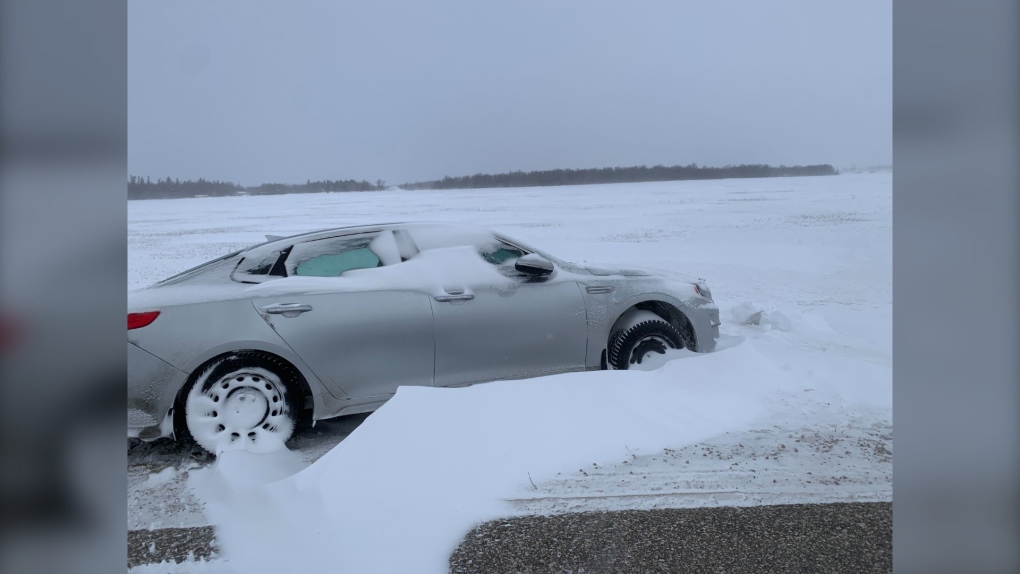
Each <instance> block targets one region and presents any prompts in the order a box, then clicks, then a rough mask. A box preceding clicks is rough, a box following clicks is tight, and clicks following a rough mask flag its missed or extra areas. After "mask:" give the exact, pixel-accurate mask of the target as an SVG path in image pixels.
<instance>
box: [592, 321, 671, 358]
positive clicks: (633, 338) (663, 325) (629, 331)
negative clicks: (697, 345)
mask: <svg viewBox="0 0 1020 574" xmlns="http://www.w3.org/2000/svg"><path fill="white" fill-rule="evenodd" d="M683 348H684V343H683V336H682V335H681V334H680V331H677V329H676V327H674V326H673V325H671V324H670V323H668V322H666V320H665V319H662V318H659V317H656V318H653V319H647V320H643V321H640V322H637V323H635V324H633V325H631V326H629V327H627V328H625V329H623V330H621V331H619V332H618V333H617V334H616V335H615V336H614V337H613V338H612V339H611V341H610V345H609V353H608V355H609V356H608V360H609V364H610V365H611V366H612V368H614V369H618V370H626V369H640V368H642V363H645V364H647V363H646V359H648V358H650V357H652V356H654V355H656V354H659V355H664V354H665V353H666V351H667V350H671V349H683Z"/></svg>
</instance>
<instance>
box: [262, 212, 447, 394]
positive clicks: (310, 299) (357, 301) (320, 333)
mask: <svg viewBox="0 0 1020 574" xmlns="http://www.w3.org/2000/svg"><path fill="white" fill-rule="evenodd" d="M392 242H393V238H392V233H391V232H390V231H388V230H387V231H383V232H381V233H359V234H354V235H344V236H339V237H331V238H326V239H319V240H316V241H308V242H304V243H299V244H296V245H295V246H294V248H293V249H291V250H290V251H289V253H288V254H287V258H286V261H285V267H286V274H287V278H284V279H276V280H273V281H271V282H265V283H262V284H260V285H259V287H257V288H255V289H254V290H253V291H254V292H256V293H258V292H260V291H263V292H264V291H269V292H280V293H285V294H279V295H268V296H257V297H254V298H253V299H252V303H253V305H254V306H255V308H256V310H257V311H258V312H259V313H260V314H261V315H262V317H263V318H264V319H265V320H266V321H267V322H268V323H269V324H270V325H271V326H272V327H273V329H275V330H276V332H277V333H279V334H280V336H281V337H282V338H283V339H284V341H286V342H287V344H288V345H289V346H290V347H291V348H292V349H293V350H294V352H295V353H297V354H298V355H299V356H300V357H301V358H302V359H303V360H304V361H305V362H306V363H307V364H308V366H309V368H311V369H312V371H314V372H315V374H316V375H317V376H318V377H319V378H320V379H321V380H322V381H323V382H324V383H325V384H327V385H331V386H333V387H335V388H336V389H339V390H340V391H341V392H343V393H345V394H346V395H347V396H348V397H350V398H351V399H361V398H370V397H386V396H388V395H391V394H393V393H394V392H395V391H396V389H397V386H400V385H423V386H429V385H432V383H433V369H434V359H435V347H434V342H433V337H434V325H433V320H432V308H431V304H430V300H429V297H428V295H426V294H424V293H421V292H414V291H407V290H401V289H400V288H399V286H393V288H390V289H388V288H380V285H379V284H378V282H367V283H366V277H370V276H371V273H373V272H374V268H376V267H382V266H383V260H387V259H389V258H388V256H387V254H388V253H391V252H394V251H395V249H396V247H395V244H392ZM387 245H392V249H390V248H388V247H387ZM396 262H397V263H399V259H397V260H396ZM386 263H387V264H391V263H392V261H389V260H387V261H386ZM361 269H365V270H368V271H365V272H359V273H360V277H358V278H352V277H350V276H345V273H347V272H348V271H353V270H361ZM307 277H313V278H315V279H312V281H311V283H310V282H308V281H306V280H305V278H307ZM287 282H290V284H292V285H294V286H295V289H294V290H293V292H289V293H288V287H287V285H288V283H287ZM334 282H335V283H334ZM363 284H364V288H362V287H361V285H363Z"/></svg>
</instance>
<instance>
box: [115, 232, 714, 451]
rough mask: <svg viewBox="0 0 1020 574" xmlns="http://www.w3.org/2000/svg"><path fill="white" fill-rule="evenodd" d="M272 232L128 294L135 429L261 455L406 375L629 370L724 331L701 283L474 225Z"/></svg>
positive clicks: (356, 407)
mask: <svg viewBox="0 0 1020 574" xmlns="http://www.w3.org/2000/svg"><path fill="white" fill-rule="evenodd" d="M267 239H269V241H267V242H266V243H262V244H260V245H256V246H253V247H251V248H248V249H245V250H242V251H238V252H236V253H231V254H229V255H225V256H223V257H221V258H219V259H216V260H214V261H210V262H208V263H205V264H203V265H200V266H199V267H196V268H194V269H191V270H188V271H185V272H183V273H181V274H179V275H176V276H174V277H171V278H169V279H166V280H164V281H162V282H160V283H157V284H155V285H153V286H151V287H148V288H146V289H141V290H138V291H134V292H132V293H131V294H130V295H129V300H128V332H127V338H128V426H129V436H134V437H139V438H142V439H145V440H151V439H155V438H159V437H165V436H174V437H181V436H187V435H189V434H190V436H192V437H193V438H194V439H195V441H196V442H197V443H198V444H199V445H201V446H202V447H203V448H205V449H206V450H209V451H210V452H213V453H218V452H220V451H222V450H224V449H231V448H245V449H248V450H255V451H257V450H260V449H270V448H274V447H275V445H277V444H278V443H281V442H286V440H287V439H288V438H289V437H290V435H291V434H292V432H293V429H294V426H295V423H296V422H297V421H298V420H301V419H305V420H312V421H314V420H318V419H324V418H330V417H336V416H340V415H349V414H357V413H363V412H369V411H372V410H374V409H376V408H378V407H379V406H381V405H382V404H383V403H384V402H385V401H386V400H387V399H389V398H390V397H392V396H393V394H394V393H395V392H396V390H397V387H399V386H402V385H422V386H435V387H456V386H464V385H470V384H474V383H480V382H485V381H494V380H502V379H516V378H522V377H535V376H540V375H548V374H554V373H564V372H569V371H583V370H599V369H631V368H639V367H640V366H641V365H642V362H643V361H645V359H646V358H648V357H649V356H650V355H653V354H664V353H666V352H667V350H669V349H682V348H686V349H689V350H691V351H696V352H707V351H711V350H713V349H714V348H715V342H716V339H717V338H718V336H719V309H718V308H717V307H716V306H715V304H714V303H713V301H712V295H711V293H710V291H709V289H708V287H707V285H705V283H704V282H703V281H701V280H695V279H683V278H677V277H673V276H666V275H661V274H653V273H649V272H644V271H636V270H624V269H601V268H595V267H590V266H580V265H575V264H571V263H567V262H565V261H561V260H559V259H557V258H555V257H553V256H551V255H549V254H547V253H544V252H542V251H539V250H537V249H534V248H532V247H529V246H527V245H524V244H523V243H521V242H519V241H516V240H513V239H510V238H508V237H505V236H503V235H499V234H496V233H493V232H491V231H488V230H485V229H480V228H476V227H471V226H461V225H448V224H429V223H404V224H386V225H376V226H362V227H345V228H340V229H330V230H327V231H317V232H314V233H306V234H302V235H296V236H293V237H287V238H279V237H272V236H267ZM645 364H646V365H647V362H645Z"/></svg>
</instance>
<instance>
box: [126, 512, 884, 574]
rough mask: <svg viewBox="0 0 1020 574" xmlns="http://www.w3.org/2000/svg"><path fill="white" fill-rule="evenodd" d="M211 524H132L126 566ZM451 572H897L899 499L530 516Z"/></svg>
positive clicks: (185, 541)
mask: <svg viewBox="0 0 1020 574" xmlns="http://www.w3.org/2000/svg"><path fill="white" fill-rule="evenodd" d="M214 552H215V540H214V532H213V529H212V528H211V527H199V528H164V529H157V530H153V531H147V530H136V531H131V532H129V533H128V567H132V566H136V565H139V564H148V563H153V562H160V561H163V560H173V561H178V562H179V561H184V560H186V559H187V558H188V556H189V553H190V554H191V556H192V557H194V558H207V557H209V556H211V555H214ZM450 572H451V573H455V574H468V573H475V572H477V573H486V574H491V573H501V572H515V573H521V574H539V573H550V574H553V573H555V574H566V573H570V574H600V573H606V574H610V573H612V574H624V573H647V572H669V573H684V572H691V573H695V572H696V573H704V572H727V573H741V572H748V573H751V572H753V573H762V572H812V573H831V572H848V573H850V572H852V573H866V572H892V504H891V503H889V502H872V503H835V504H793V505H781V506H751V507H715V508H685V509H662V510H626V511H620V512H584V513H576V514H562V515H555V516H525V517H518V518H510V519H504V520H495V521H492V522H487V523H485V524H482V525H479V526H478V527H476V528H475V529H474V530H472V531H471V532H470V533H468V535H467V536H465V538H464V540H463V542H461V544H460V546H459V547H458V548H457V550H456V551H454V553H453V555H452V556H451V557H450Z"/></svg>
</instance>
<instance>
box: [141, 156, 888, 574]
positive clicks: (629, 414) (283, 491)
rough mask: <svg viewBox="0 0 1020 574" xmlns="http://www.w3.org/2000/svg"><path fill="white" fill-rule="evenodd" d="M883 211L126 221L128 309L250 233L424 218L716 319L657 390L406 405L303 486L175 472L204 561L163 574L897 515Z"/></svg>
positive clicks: (181, 215) (840, 190) (436, 563)
mask: <svg viewBox="0 0 1020 574" xmlns="http://www.w3.org/2000/svg"><path fill="white" fill-rule="evenodd" d="M891 198H892V177H891V174H889V173H875V174H853V175H841V176H836V177H817V178H775V179H755V180H718V181H700V182H664V183H648V184H633V185H592V186H576V187H558V188H537V189H530V188H524V189H509V190H462V191H433V192H422V191H414V192H410V191H390V192H381V193H376V194H371V197H366V196H365V195H364V194H322V195H300V196H294V195H291V196H269V197H254V196H253V197H248V198H245V199H244V200H243V201H242V200H238V199H236V198H208V199H202V200H192V199H182V200H156V201H141V202H131V203H130V204H129V286H132V287H141V286H144V285H145V284H149V283H151V282H153V281H155V280H158V279H160V278H162V277H165V276H168V275H170V274H172V273H175V272H178V271H180V270H183V269H185V268H187V267H191V266H194V265H196V264H198V263H201V262H202V261H203V260H206V259H210V258H212V257H215V256H217V255H220V254H222V253H223V252H226V251H228V250H231V249H238V248H240V247H243V246H244V245H245V244H246V243H257V242H259V241H261V238H262V237H263V235H264V234H265V233H274V234H280V235H283V234H292V233H297V232H302V231H310V230H314V229H319V228H326V227H333V226H338V225H348V224H368V223H374V222H379V221H393V220H401V219H405V220H419V219H423V216H425V215H427V218H428V219H432V220H440V221H451V222H463V223H471V224H476V225H483V226H489V227H492V228H495V229H496V230H497V231H499V232H503V233H506V234H507V235H509V236H511V237H515V238H520V239H521V240H522V241H524V242H525V243H527V244H530V245H534V246H536V247H538V248H540V249H543V250H545V251H548V252H550V253H552V254H553V255H556V256H558V257H560V258H563V259H566V260H569V261H574V262H576V263H582V264H590V265H593V266H601V262H603V261H618V262H622V265H620V266H621V267H626V268H639V267H655V268H660V269H666V270H669V271H671V272H674V273H678V274H683V275H687V276H693V277H703V278H705V279H706V280H707V282H708V285H709V286H710V287H711V288H712V293H713V296H714V298H715V300H716V303H717V304H718V305H719V307H720V309H721V311H722V314H721V317H722V319H723V321H724V322H723V325H722V327H721V332H722V334H723V335H724V336H723V338H721V339H720V342H719V345H718V350H717V351H716V352H714V353H710V354H691V353H683V352H679V353H675V354H671V355H670V358H673V357H675V360H671V361H668V362H665V364H663V365H662V366H661V368H658V369H656V370H652V371H646V372H633V371H604V372H590V373H574V374H568V375H557V376H551V377H543V378H537V379H530V380H520V381H504V382H498V383H490V384H485V385H479V386H475V387H469V388H463V389H432V388H422V387H404V388H401V389H399V390H398V392H397V395H396V396H395V397H394V398H393V399H392V400H391V401H390V402H388V403H387V404H386V405H385V406H383V407H382V408H381V409H380V410H379V411H377V412H376V413H374V414H372V415H371V416H369V417H368V419H366V420H365V422H364V423H362V424H361V426H359V427H358V428H357V429H356V430H355V431H354V432H353V433H352V434H351V435H350V436H348V437H347V438H346V439H344V440H343V441H342V442H341V443H340V444H339V445H337V446H336V448H334V449H333V450H331V451H329V452H328V453H326V454H325V455H324V456H322V457H321V458H319V459H318V460H317V461H316V462H314V463H313V464H311V465H310V466H306V465H307V461H308V459H309V458H308V457H306V456H299V453H295V452H291V451H287V450H282V451H277V452H274V453H270V454H254V453H248V452H243V451H241V452H227V453H224V454H223V456H221V458H220V459H219V460H218V461H217V463H215V464H214V465H211V466H208V467H206V468H204V469H197V470H190V472H189V473H188V474H189V478H188V484H189V485H190V486H191V487H192V489H193V490H194V493H195V494H197V495H198V497H199V498H200V499H201V500H202V501H203V502H204V505H205V506H204V511H205V514H206V517H207V518H208V520H209V522H210V523H211V524H214V525H215V526H216V527H217V540H218V542H219V545H220V555H219V557H218V558H217V559H216V560H214V561H212V562H208V563H195V562H192V563H185V564H181V565H177V566H173V567H170V566H171V565H166V566H167V567H166V568H162V569H160V570H159V571H169V572H173V571H180V572H192V571H194V572H213V571H215V572H276V571H281V570H282V571H293V570H294V569H296V568H300V569H314V568H318V569H327V568H328V569H329V570H330V571H341V572H445V571H446V570H447V562H446V561H447V558H448V556H449V553H450V552H451V551H452V550H453V549H454V548H455V547H456V546H457V544H458V543H459V541H460V539H461V538H462V537H463V536H464V534H466V533H467V532H468V531H469V530H470V529H471V528H472V527H473V526H474V525H475V524H477V523H478V522H481V521H484V520H487V519H491V518H498V517H500V516H507V515H512V514H516V513H529V512H531V513H533V512H539V513H545V512H562V511H574V510H586V509H621V508H653V507H662V506H706V505H720V504H727V505H747V504H777V503H790V502H823V501H824V502H828V501H840V500H891V497H892V482H891V456H892V453H891V450H892V442H891V441H892V426H891V425H892V336H891V332H892V319H891V315H892V289H891V282H892V263H891V259H892V250H891V219H892V218H891V211H892V202H891ZM269 223H271V224H272V225H271V226H267V224H269ZM412 261H413V260H412ZM407 263H411V262H410V261H409V262H407ZM407 263H404V264H401V265H397V266H395V267H394V268H395V269H396V268H399V267H401V266H402V265H407ZM382 269H385V268H380V269H377V270H366V272H365V274H366V275H367V273H368V271H380V270H382ZM351 273H355V272H350V273H348V274H347V275H349V274H351ZM345 276H346V275H345ZM308 279H311V278H308ZM302 280H304V279H302ZM271 283H272V282H267V283H265V284H262V285H259V286H257V287H254V288H253V289H259V288H263V286H266V287H268V286H269V285H270V284H271ZM759 312H760V315H759V317H758V318H757V320H755V321H747V320H746V319H749V318H750V317H751V316H752V315H754V314H756V313H759ZM741 317H743V319H744V320H741V319H740V318H741ZM745 323H746V324H745ZM302 467H305V468H303V470H302V469H301V468H302ZM150 492H154V490H143V491H140V494H141V495H142V496H145V495H146V493H150ZM136 494H138V493H136ZM280 548H287V552H280V551H279V549H280ZM144 568H148V567H140V568H136V569H134V570H133V571H137V572H142V571H146V572H148V571H155V570H154V569H149V570H145V569H144Z"/></svg>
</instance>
